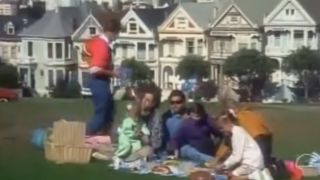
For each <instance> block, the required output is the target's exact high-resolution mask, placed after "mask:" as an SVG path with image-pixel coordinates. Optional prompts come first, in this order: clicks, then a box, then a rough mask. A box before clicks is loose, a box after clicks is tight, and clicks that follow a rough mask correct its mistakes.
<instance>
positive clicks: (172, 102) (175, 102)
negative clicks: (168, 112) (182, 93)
mask: <svg viewBox="0 0 320 180" xmlns="http://www.w3.org/2000/svg"><path fill="white" fill-rule="evenodd" d="M182 103H183V101H182V100H180V101H170V104H182Z"/></svg>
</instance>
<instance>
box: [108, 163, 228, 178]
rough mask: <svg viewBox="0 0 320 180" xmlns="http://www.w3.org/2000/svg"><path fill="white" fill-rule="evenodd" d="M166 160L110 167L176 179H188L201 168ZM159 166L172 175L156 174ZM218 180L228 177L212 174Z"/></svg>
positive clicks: (196, 165) (191, 164)
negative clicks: (193, 171) (166, 169)
mask: <svg viewBox="0 0 320 180" xmlns="http://www.w3.org/2000/svg"><path fill="white" fill-rule="evenodd" d="M166 162H167V161H166V160H152V161H149V162H147V161H145V160H141V159H139V160H136V161H132V162H121V163H120V164H118V165H116V166H115V165H114V164H111V165H110V166H111V167H113V168H114V169H115V170H120V171H126V172H130V173H134V174H141V175H144V174H156V175H161V176H175V177H182V178H185V177H188V176H189V174H190V170H192V169H194V168H196V167H199V165H198V164H195V163H193V162H191V161H177V163H176V164H175V165H167V163H166ZM157 166H158V167H159V166H166V167H168V168H169V169H170V173H168V174H162V173H157V172H154V171H153V169H154V168H155V167H157ZM212 176H213V177H215V178H216V180H226V179H227V177H226V176H221V175H215V174H212Z"/></svg>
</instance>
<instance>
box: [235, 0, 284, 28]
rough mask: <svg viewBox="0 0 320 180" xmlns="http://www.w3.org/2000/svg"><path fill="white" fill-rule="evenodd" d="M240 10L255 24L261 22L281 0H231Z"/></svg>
mask: <svg viewBox="0 0 320 180" xmlns="http://www.w3.org/2000/svg"><path fill="white" fill-rule="evenodd" d="M233 1H234V3H235V4H236V5H237V6H238V7H239V8H240V9H241V11H242V12H243V13H244V14H245V15H246V16H247V17H248V18H249V19H250V20H251V22H253V23H254V24H257V25H259V26H260V25H262V24H263V19H264V17H265V16H266V15H268V14H269V13H270V12H271V11H272V10H273V9H274V8H275V7H276V6H277V5H278V4H279V2H280V1H281V0H233Z"/></svg>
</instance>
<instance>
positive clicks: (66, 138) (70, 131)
mask: <svg viewBox="0 0 320 180" xmlns="http://www.w3.org/2000/svg"><path fill="white" fill-rule="evenodd" d="M85 131H86V124H85V123H83V122H77V121H73V122H72V121H66V120H59V121H56V122H54V123H53V132H52V134H53V142H54V143H56V144H58V145H82V144H84V143H85Z"/></svg>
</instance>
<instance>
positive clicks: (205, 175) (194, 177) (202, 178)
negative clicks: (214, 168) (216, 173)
mask: <svg viewBox="0 0 320 180" xmlns="http://www.w3.org/2000/svg"><path fill="white" fill-rule="evenodd" d="M214 179H215V178H214V177H212V176H211V173H210V172H209V171H206V170H196V171H194V172H192V173H191V174H190V175H189V180H214Z"/></svg>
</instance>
